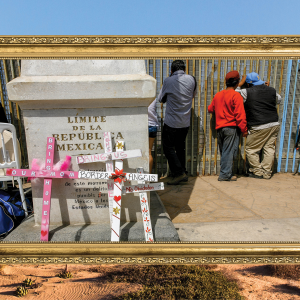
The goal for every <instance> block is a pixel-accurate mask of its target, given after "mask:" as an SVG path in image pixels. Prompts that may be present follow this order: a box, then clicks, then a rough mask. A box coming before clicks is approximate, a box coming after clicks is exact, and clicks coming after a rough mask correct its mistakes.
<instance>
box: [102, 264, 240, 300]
mask: <svg viewBox="0 0 300 300" xmlns="http://www.w3.org/2000/svg"><path fill="white" fill-rule="evenodd" d="M208 269H209V268H208ZM108 276H109V278H110V279H111V280H113V281H117V282H128V283H138V284H141V285H142V286H143V289H142V290H140V291H137V292H132V293H127V294H124V295H121V296H119V297H118V299H125V300H129V299H140V300H146V299H147V300H149V299H156V300H167V299H168V300H172V299H174V300H175V299H176V300H177V299H201V300H206V299H207V300H212V299H243V297H242V296H241V295H240V294H239V293H238V286H237V284H236V283H235V282H232V281H228V280H227V278H226V277H225V276H224V275H223V274H222V273H221V272H218V271H211V270H206V268H205V267H203V266H198V265H174V266H173V265H153V266H128V267H126V268H124V269H123V270H122V271H117V272H113V273H111V274H109V275H108Z"/></svg>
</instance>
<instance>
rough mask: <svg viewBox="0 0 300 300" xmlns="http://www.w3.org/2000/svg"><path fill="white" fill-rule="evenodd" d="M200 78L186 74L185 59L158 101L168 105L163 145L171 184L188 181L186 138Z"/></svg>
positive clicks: (175, 64)
mask: <svg viewBox="0 0 300 300" xmlns="http://www.w3.org/2000/svg"><path fill="white" fill-rule="evenodd" d="M196 86H197V83H196V79H195V78H194V77H193V76H191V75H188V74H186V73H185V64H184V61H182V60H175V61H173V62H172V65H171V75H170V77H168V78H166V79H165V80H164V83H163V86H162V88H161V91H160V93H159V95H158V97H157V101H159V102H162V103H164V102H166V103H167V106H166V113H165V120H164V126H163V130H162V143H163V150H164V153H165V156H166V158H167V160H168V163H169V167H170V170H171V172H172V176H173V179H172V180H171V181H169V182H168V184H178V183H179V182H181V181H187V180H188V177H187V173H186V169H185V139H186V136H187V133H188V131H189V126H190V118H191V108H192V102H193V98H194V96H195V93H196Z"/></svg>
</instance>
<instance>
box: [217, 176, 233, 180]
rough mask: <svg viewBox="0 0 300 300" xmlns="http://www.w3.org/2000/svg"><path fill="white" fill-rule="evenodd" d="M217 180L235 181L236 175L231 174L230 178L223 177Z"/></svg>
mask: <svg viewBox="0 0 300 300" xmlns="http://www.w3.org/2000/svg"><path fill="white" fill-rule="evenodd" d="M218 181H237V177H236V176H231V178H228V179H223V178H220V177H219V178H218Z"/></svg>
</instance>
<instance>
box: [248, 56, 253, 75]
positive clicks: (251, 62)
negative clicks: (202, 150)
mask: <svg viewBox="0 0 300 300" xmlns="http://www.w3.org/2000/svg"><path fill="white" fill-rule="evenodd" d="M252 69H253V59H250V69H249V73H252Z"/></svg>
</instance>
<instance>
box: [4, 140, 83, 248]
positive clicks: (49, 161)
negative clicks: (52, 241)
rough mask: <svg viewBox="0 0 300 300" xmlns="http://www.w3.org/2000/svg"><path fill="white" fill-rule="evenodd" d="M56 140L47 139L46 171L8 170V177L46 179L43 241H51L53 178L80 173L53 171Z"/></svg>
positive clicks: (67, 176)
mask: <svg viewBox="0 0 300 300" xmlns="http://www.w3.org/2000/svg"><path fill="white" fill-rule="evenodd" d="M54 146H55V138H53V137H48V138H47V150H46V164H45V169H44V170H39V171H37V170H30V169H7V170H6V175H8V176H20V177H32V178H36V177H42V178H44V190H43V208H42V225H41V241H43V242H47V241H48V240H49V225H50V208H51V188H52V178H70V179H76V177H77V178H78V172H72V171H53V170H52V168H53V158H54Z"/></svg>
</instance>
